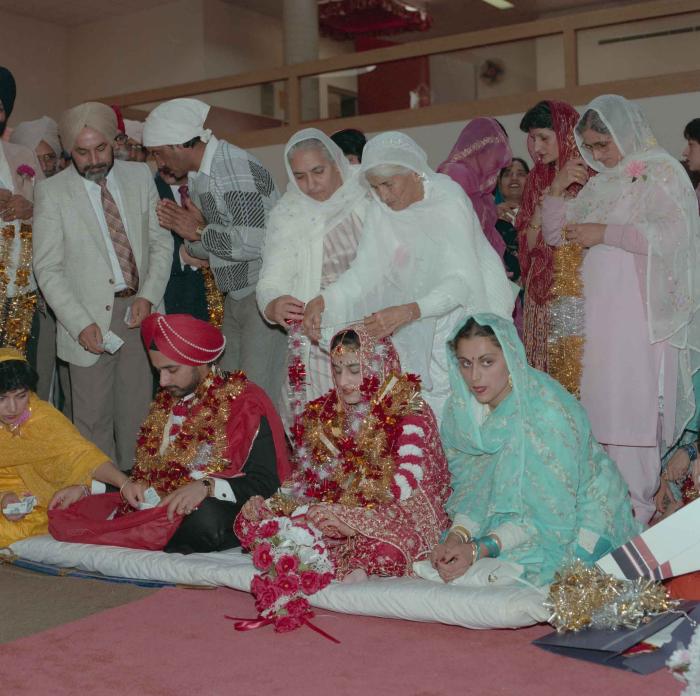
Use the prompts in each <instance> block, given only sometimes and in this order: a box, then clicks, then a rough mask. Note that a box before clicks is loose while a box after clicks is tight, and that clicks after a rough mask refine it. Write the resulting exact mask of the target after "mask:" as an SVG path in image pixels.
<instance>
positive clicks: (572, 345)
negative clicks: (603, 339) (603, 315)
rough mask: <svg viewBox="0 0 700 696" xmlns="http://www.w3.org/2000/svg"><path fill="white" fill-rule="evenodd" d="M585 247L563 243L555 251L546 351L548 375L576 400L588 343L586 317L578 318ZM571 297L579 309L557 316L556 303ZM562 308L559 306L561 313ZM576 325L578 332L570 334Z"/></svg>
mask: <svg viewBox="0 0 700 696" xmlns="http://www.w3.org/2000/svg"><path fill="white" fill-rule="evenodd" d="M582 263H583V247H582V246H581V245H580V244H572V243H568V244H563V245H562V246H560V247H557V248H556V249H555V250H554V258H553V277H552V297H553V298H554V299H553V302H552V305H550V306H551V307H552V318H551V323H552V326H551V327H550V335H551V338H550V341H549V345H548V348H547V361H548V372H549V374H550V375H551V376H552V377H554V379H556V380H557V382H559V383H560V384H561V385H562V386H563V387H564V388H565V389H566V390H567V391H569V392H570V393H571V394H573V395H574V396H575V397H576V398H579V397H580V395H581V373H582V371H583V344H584V342H585V336H584V326H583V325H582V324H583V322H584V321H585V317H583V316H576V312H577V311H579V312H580V311H582V308H581V307H580V305H581V304H582V301H583V281H582V279H581V264H582ZM563 298H572V299H574V300H575V302H574V303H571V302H570V303H569V304H570V305H571V304H574V305H579V309H578V310H574V309H571V310H570V311H569V314H571V316H558V315H557V309H556V306H557V300H558V299H563ZM561 310H563V307H560V311H561ZM574 325H576V330H575V331H576V332H575V333H571V330H572V327H573V326H574Z"/></svg>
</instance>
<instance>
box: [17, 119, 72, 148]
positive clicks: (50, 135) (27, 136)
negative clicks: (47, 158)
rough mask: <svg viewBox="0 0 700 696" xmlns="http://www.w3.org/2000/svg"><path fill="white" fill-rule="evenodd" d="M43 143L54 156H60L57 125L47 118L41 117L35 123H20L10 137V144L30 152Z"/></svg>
mask: <svg viewBox="0 0 700 696" xmlns="http://www.w3.org/2000/svg"><path fill="white" fill-rule="evenodd" d="M42 140H43V141H44V142H45V143H46V144H47V145H48V146H49V147H50V148H51V149H52V150H53V151H54V153H55V154H56V156H58V155H60V154H61V141H60V140H59V139H58V125H57V124H56V121H54V120H53V119H52V118H49V117H48V116H42V117H41V118H38V119H36V121H22V123H20V124H18V125H17V126H16V127H15V129H14V130H13V131H12V134H11V135H10V142H11V143H15V144H16V145H24V147H28V148H29V149H30V150H31V151H32V152H34V150H36V147H37V145H38V144H39V143H40V142H41V141H42Z"/></svg>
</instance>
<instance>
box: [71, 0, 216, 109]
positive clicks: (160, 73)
mask: <svg viewBox="0 0 700 696" xmlns="http://www.w3.org/2000/svg"><path fill="white" fill-rule="evenodd" d="M203 35H204V32H203V3H202V0H176V1H175V2H172V3H169V4H167V5H158V6H157V7H153V8H148V9H145V10H141V11H139V12H134V13H132V14H128V15H123V16H121V17H113V18H111V19H109V21H107V20H105V21H100V22H91V23H88V24H81V25H79V26H75V27H70V28H69V31H68V40H69V46H68V97H69V102H70V103H72V104H75V103H78V102H81V101H84V100H86V99H95V98H97V97H101V96H107V95H110V94H119V93H122V92H132V91H136V90H141V89H147V88H150V87H163V86H165V85H173V84H178V83H181V82H189V81H191V80H198V79H201V78H203V77H207V75H206V74H205V67H204V44H203Z"/></svg>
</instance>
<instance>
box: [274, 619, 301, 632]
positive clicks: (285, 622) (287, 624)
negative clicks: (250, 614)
mask: <svg viewBox="0 0 700 696" xmlns="http://www.w3.org/2000/svg"><path fill="white" fill-rule="evenodd" d="M303 625H304V622H303V621H302V620H301V619H300V618H298V617H296V616H280V617H279V618H276V619H275V631H277V632H278V633H288V632H289V631H294V630H295V629H297V628H299V627H300V626H303Z"/></svg>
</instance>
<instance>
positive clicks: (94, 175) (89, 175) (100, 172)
mask: <svg viewBox="0 0 700 696" xmlns="http://www.w3.org/2000/svg"><path fill="white" fill-rule="evenodd" d="M73 164H75V160H74V161H73ZM113 166H114V158H112V161H111V162H104V163H102V164H88V165H86V166H85V167H83V168H82V169H80V167H78V165H77V164H75V168H76V170H77V172H78V174H80V176H82V177H83V178H84V179H87V180H88V181H92V182H94V183H95V184H99V183H100V182H101V181H103V180H104V179H106V178H107V175H108V174H109V172H110V171H111V170H112V167H113Z"/></svg>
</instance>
